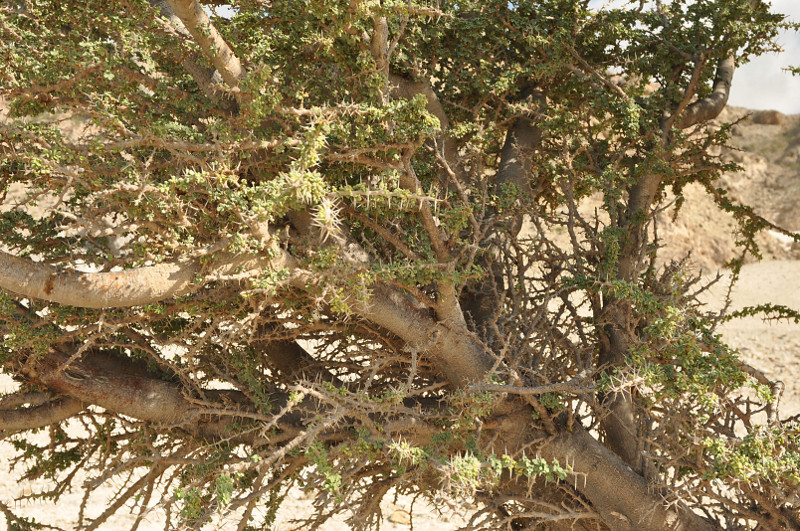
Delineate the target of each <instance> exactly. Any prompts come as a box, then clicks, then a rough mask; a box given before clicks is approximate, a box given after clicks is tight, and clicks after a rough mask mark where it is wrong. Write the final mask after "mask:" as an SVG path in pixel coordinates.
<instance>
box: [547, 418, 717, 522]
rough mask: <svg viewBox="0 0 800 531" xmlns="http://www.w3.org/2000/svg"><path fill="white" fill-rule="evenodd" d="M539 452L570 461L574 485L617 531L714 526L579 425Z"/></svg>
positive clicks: (551, 458) (554, 439)
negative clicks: (666, 495)
mask: <svg viewBox="0 0 800 531" xmlns="http://www.w3.org/2000/svg"><path fill="white" fill-rule="evenodd" d="M539 452H540V455H541V456H542V457H544V458H545V459H546V460H547V461H552V460H554V459H555V460H558V461H559V462H560V463H566V464H567V465H571V467H572V477H573V481H574V485H575V488H576V489H577V490H578V491H579V492H581V494H583V495H584V496H586V497H587V498H588V499H589V501H591V502H592V508H593V509H594V510H596V511H597V512H598V513H599V514H600V517H601V518H602V519H603V521H604V522H605V523H606V524H607V525H608V526H609V527H610V528H611V529H614V530H615V531H634V530H638V531H663V530H664V529H680V530H682V531H711V530H713V529H716V527H715V526H713V525H712V524H711V523H709V522H708V521H706V520H704V519H703V518H701V517H700V516H698V515H697V514H695V513H693V512H692V511H691V510H689V509H688V508H686V507H685V506H684V505H683V504H682V503H680V502H678V503H675V502H672V503H670V502H669V500H667V499H665V498H664V496H662V494H661V493H660V492H659V491H658V490H657V489H654V488H652V487H651V485H649V484H648V482H647V480H645V479H644V478H643V477H642V476H640V475H639V474H637V473H635V472H634V471H633V470H631V469H630V467H628V466H627V465H626V464H625V463H624V462H623V461H622V459H620V458H619V457H618V456H617V455H616V454H614V453H613V452H612V451H611V450H609V449H608V448H606V447H605V446H603V445H602V444H600V443H599V442H598V441H597V440H596V439H595V438H594V437H592V436H591V435H589V433H587V432H586V431H585V430H584V429H583V428H581V427H580V426H573V428H572V431H564V432H562V433H561V435H559V436H557V437H554V438H553V439H550V440H549V441H547V442H545V444H544V445H543V446H542V447H541V448H540V449H539Z"/></svg>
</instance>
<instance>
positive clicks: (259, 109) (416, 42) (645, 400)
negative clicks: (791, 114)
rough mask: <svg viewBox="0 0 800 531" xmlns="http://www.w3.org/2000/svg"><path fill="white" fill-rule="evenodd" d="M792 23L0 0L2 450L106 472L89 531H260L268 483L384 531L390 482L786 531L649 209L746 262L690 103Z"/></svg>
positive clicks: (347, 6)
mask: <svg viewBox="0 0 800 531" xmlns="http://www.w3.org/2000/svg"><path fill="white" fill-rule="evenodd" d="M788 26H789V24H788V23H786V22H784V21H783V17H782V16H781V15H777V14H773V13H770V11H769V6H768V5H767V4H766V3H764V2H762V1H759V0H715V1H707V2H693V1H688V0H672V1H668V0H664V1H656V2H655V3H644V2H631V3H630V4H629V5H627V6H623V7H621V8H618V9H617V8H615V9H604V10H600V11H595V10H590V9H589V8H588V0H552V1H547V2H508V1H506V0H497V1H495V0H481V1H472V0H468V1H459V2H450V1H444V0H442V1H440V2H437V3H436V4H435V5H434V4H432V3H429V2H416V1H389V0H385V1H382V2H372V1H370V2H367V1H359V0H350V1H343V0H339V1H331V2H293V1H273V2H266V1H261V0H246V1H243V2H241V3H236V4H232V5H228V4H226V5H225V6H222V7H221V6H220V5H218V4H216V3H215V2H198V1H197V0H151V1H150V2H149V3H148V2H144V1H141V0H126V1H123V2H94V1H90V2H84V3H80V4H77V3H72V2H49V1H47V0H42V1H39V0H24V1H15V2H10V1H7V2H3V3H2V4H0V32H2V35H3V38H2V42H1V43H0V56H2V61H3V64H5V65H11V67H10V68H5V69H3V70H2V71H0V76H2V77H0V83H2V95H3V97H4V98H6V100H7V101H8V102H9V104H10V108H11V114H10V116H9V117H8V118H7V119H6V120H5V121H3V122H2V123H0V150H2V154H3V156H2V160H0V165H1V166H2V179H3V187H4V190H5V195H4V197H5V200H4V202H3V211H2V214H0V220H2V221H0V223H1V224H2V232H1V234H2V249H1V250H0V287H2V289H3V291H2V294H1V296H2V306H1V307H2V320H3V321H2V322H3V324H2V333H3V347H2V363H3V367H4V370H5V371H6V372H7V373H9V374H11V375H13V377H14V378H15V380H16V381H17V382H18V384H19V386H18V389H17V390H16V391H15V392H13V393H11V394H9V395H8V396H6V397H4V398H3V399H2V401H0V429H2V434H3V436H4V437H6V438H10V440H11V441H12V442H13V444H14V445H15V446H16V447H17V448H18V449H19V451H20V456H21V458H22V459H24V460H25V461H26V462H27V463H28V464H29V468H28V469H27V471H26V472H25V475H26V476H27V477H49V478H51V479H52V481H53V490H52V491H51V492H47V493H43V494H42V495H43V496H54V497H57V496H58V495H60V494H61V493H62V492H64V490H65V489H66V488H68V487H70V486H71V483H72V482H73V481H74V475H75V474H74V473H75V472H76V471H78V470H82V469H85V470H88V471H90V472H91V471H92V470H94V471H95V472H94V476H95V477H96V479H97V481H92V482H87V483H85V484H84V485H82V486H80V488H83V489H85V491H86V494H87V496H88V495H89V494H90V493H91V492H92V490H93V489H95V488H96V487H97V486H98V485H101V484H102V483H103V482H104V481H106V480H109V479H111V478H112V477H121V478H122V479H124V482H123V487H122V488H120V490H119V491H118V495H117V497H116V499H115V501H114V502H113V504H112V505H111V506H109V507H108V509H107V510H106V511H105V512H104V513H103V514H101V515H99V516H96V517H92V518H88V517H87V518H83V516H82V518H83V524H84V525H85V526H86V528H87V529H94V528H96V527H97V526H99V525H101V524H102V523H103V522H104V521H105V520H106V519H107V518H108V517H109V516H110V515H111V514H113V513H114V512H115V511H117V510H118V509H120V508H121V507H123V506H124V505H125V504H133V505H134V506H136V507H138V508H139V511H140V514H141V515H144V514H145V512H146V511H147V510H148V509H150V508H152V507H161V508H162V509H165V510H166V511H167V514H168V517H170V522H171V523H172V525H175V526H183V525H185V526H190V527H201V526H202V525H203V524H204V523H205V522H207V521H208V520H209V518H211V517H212V516H213V515H214V514H216V513H218V512H220V511H222V512H228V513H230V514H231V515H233V517H235V519H236V522H238V529H256V528H259V529H261V528H264V529H266V528H268V527H269V525H270V522H272V521H273V519H274V515H275V510H276V508H277V507H278V506H279V504H280V502H281V500H282V498H283V496H284V495H285V494H286V492H287V490H288V489H289V488H290V487H292V486H294V485H299V486H301V487H302V488H304V489H310V490H311V489H315V490H316V491H317V497H316V501H315V508H316V513H315V515H314V516H313V517H312V519H311V520H309V521H306V522H303V523H301V525H302V526H304V527H303V528H312V527H314V526H318V525H322V523H323V522H324V521H325V519H326V518H328V517H330V516H331V515H333V514H335V513H336V512H338V511H343V510H345V509H347V510H351V511H352V515H353V516H352V519H351V523H352V525H353V526H354V528H364V527H375V526H377V525H378V524H379V522H380V518H379V517H380V507H379V504H378V503H379V501H380V499H381V498H382V497H383V496H384V495H385V494H386V493H387V492H389V491H390V489H392V488H396V489H398V490H399V491H401V492H410V493H418V494H422V495H426V496H430V497H439V498H441V497H443V496H444V497H452V498H453V499H455V500H463V499H467V498H476V499H477V500H478V501H479V502H480V505H479V507H480V509H479V510H478V511H477V512H476V513H475V515H474V517H473V518H472V520H471V523H470V528H476V529H499V528H504V529H523V528H536V529H539V528H542V529H544V528H551V529H575V528H580V529H582V528H587V529H595V528H600V529H614V530H624V529H659V530H660V529H686V530H688V529H692V530H694V529H703V530H705V529H722V528H725V529H742V528H758V529H777V528H785V529H800V516H798V510H797V503H796V499H797V483H798V480H800V477H798V465H799V464H800V454H798V442H799V441H800V429H799V428H798V426H797V425H796V424H792V423H789V422H785V421H782V420H781V418H780V415H779V414H778V412H777V408H776V407H775V395H774V391H775V389H777V385H776V384H775V383H773V382H770V381H769V380H768V379H766V378H765V377H764V376H763V375H762V374H761V373H760V372H759V371H758V370H756V369H753V368H750V367H748V366H747V365H745V364H744V363H743V362H742V361H741V360H740V359H739V358H738V355H737V353H736V351H735V350H734V349H732V348H730V347H728V346H727V345H725V344H724V343H723V342H722V341H721V340H720V338H719V336H718V335H716V334H715V332H714V327H715V326H716V324H717V323H718V322H719V321H720V316H719V315H712V314H708V313H707V312H705V311H704V309H703V308H702V307H701V306H700V305H699V304H698V303H697V302H696V299H695V295H696V293H697V291H698V289H700V288H699V284H698V279H697V278H693V277H692V276H691V275H688V274H687V273H686V263H685V262H680V263H666V264H664V263H662V261H659V259H658V250H659V242H658V240H657V238H656V234H657V231H655V230H654V219H655V217H654V214H655V213H656V212H657V211H658V210H659V209H660V208H663V203H664V197H665V194H666V192H667V191H668V190H671V191H673V192H674V193H675V194H677V196H678V197H679V198H680V195H681V190H682V189H683V187H684V186H685V185H686V184H688V183H692V182H698V183H701V184H702V185H703V186H705V188H706V189H707V190H708V192H709V193H710V194H711V195H712V196H713V197H714V198H715V199H716V201H717V203H718V204H719V206H720V208H723V209H726V210H728V211H729V212H731V213H732V215H734V216H735V217H736V218H737V219H738V220H739V221H740V225H739V227H740V233H739V237H740V240H741V242H742V245H743V249H744V250H745V251H751V252H752V251H755V252H757V248H756V247H754V243H753V236H754V234H755V233H756V232H757V231H758V230H759V229H761V228H763V227H764V226H766V225H767V222H766V221H765V220H763V219H761V218H759V217H758V216H756V215H755V214H754V213H753V211H752V210H750V209H749V208H747V207H745V206H741V205H736V204H733V203H732V202H731V201H729V200H728V199H727V198H726V196H725V192H724V190H722V189H720V188H719V187H718V185H716V184H715V180H716V179H717V177H718V176H719V175H720V174H721V172H723V171H733V170H735V167H733V166H731V165H730V164H726V163H724V162H723V161H722V160H721V159H720V158H719V157H718V156H716V155H714V153H716V151H714V149H713V148H714V147H716V146H720V145H723V144H724V143H725V141H726V138H727V132H728V126H727V125H724V124H723V125H721V126H720V124H716V123H715V124H713V125H709V122H710V120H713V119H714V118H715V117H717V115H718V114H719V113H720V111H721V110H722V109H723V107H724V106H725V103H726V101H727V97H728V91H729V89H730V85H731V81H732V78H733V73H734V69H735V67H736V66H737V65H739V64H741V63H743V62H745V61H747V60H748V58H750V57H752V56H753V55H757V54H759V53H762V52H764V51H769V50H772V49H774V48H775V43H774V41H773V39H774V37H775V35H776V34H777V31H778V30H779V29H781V28H784V27H788ZM34 117H35V119H34ZM70 120H71V121H72V122H75V121H76V120H80V121H81V124H83V125H82V126H81V128H80V130H79V133H80V134H76V133H75V132H74V131H73V132H72V134H69V135H68V134H67V133H66V132H65V128H64V127H63V123H64V122H65V121H70ZM15 194H16V195H15ZM590 196H592V197H594V198H595V199H597V205H598V207H597V208H596V209H595V211H594V213H593V214H592V215H590V216H587V215H586V214H585V210H580V209H579V205H580V204H581V201H583V200H585V199H586V198H588V197H590ZM37 204H38V207H37ZM678 204H680V202H678ZM770 310H773V311H776V312H778V315H784V316H786V315H791V312H789V311H788V310H785V309H780V308H770ZM753 391H755V393H753ZM754 397H755V398H754ZM66 424H77V425H80V426H82V427H83V428H84V431H83V433H84V435H81V436H77V435H74V434H73V432H72V431H70V432H69V433H68V432H67V431H65V425H66ZM44 427H46V428H47V430H48V433H49V434H50V441H49V444H46V445H37V444H34V443H33V442H31V440H29V439H28V438H26V434H28V433H30V432H31V430H37V429H40V428H44ZM156 492H165V493H166V498H164V499H161V498H160V497H159V496H158V495H154V493H156ZM343 501H345V502H346V503H342V502H343ZM0 509H2V511H3V512H4V513H5V515H6V518H7V520H8V521H9V523H10V525H14V526H18V527H17V528H25V527H26V526H28V525H30V522H29V521H27V520H25V519H22V518H19V517H17V516H15V515H14V514H13V512H12V510H11V509H10V507H9V505H8V504H7V503H2V504H0ZM81 514H82V512H81ZM137 522H138V521H137Z"/></svg>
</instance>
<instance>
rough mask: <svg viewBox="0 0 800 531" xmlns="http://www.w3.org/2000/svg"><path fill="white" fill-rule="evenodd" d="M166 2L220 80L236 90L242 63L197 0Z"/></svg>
mask: <svg viewBox="0 0 800 531" xmlns="http://www.w3.org/2000/svg"><path fill="white" fill-rule="evenodd" d="M167 2H168V3H169V5H170V7H171V8H172V10H173V11H174V12H175V15H177V17H178V18H179V19H181V22H183V25H184V26H185V27H186V30H187V31H188V32H189V33H191V34H192V37H194V40H195V42H197V44H198V45H199V46H200V49H201V50H203V54H204V55H205V56H206V58H208V60H209V61H211V64H213V65H214V67H215V68H216V69H217V71H218V72H219V73H220V75H221V76H222V79H224V80H225V82H226V83H228V85H230V86H231V87H233V88H238V87H239V80H240V79H241V78H242V77H243V76H244V69H243V68H242V63H241V62H240V61H239V58H238V57H236V54H235V53H233V50H231V48H230V46H228V43H226V42H225V39H223V38H222V35H220V33H219V31H217V28H215V27H214V25H213V24H212V23H211V20H210V19H209V18H208V15H206V12H205V11H204V10H203V6H201V5H200V3H199V2H197V0H167Z"/></svg>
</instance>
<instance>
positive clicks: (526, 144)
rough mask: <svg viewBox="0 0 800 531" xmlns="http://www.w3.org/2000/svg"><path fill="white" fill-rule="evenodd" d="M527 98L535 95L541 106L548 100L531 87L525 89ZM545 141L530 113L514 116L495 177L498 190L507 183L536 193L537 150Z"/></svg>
mask: <svg viewBox="0 0 800 531" xmlns="http://www.w3.org/2000/svg"><path fill="white" fill-rule="evenodd" d="M522 96H523V100H525V99H528V98H531V99H532V101H533V104H534V105H536V106H538V105H542V104H543V103H544V96H542V94H540V93H538V92H535V91H534V90H533V89H531V88H527V89H525V90H524V91H523V93H522ZM541 143H542V130H541V129H540V128H539V126H538V125H537V124H536V123H535V122H534V121H533V120H532V119H531V118H530V117H528V116H521V117H519V118H517V119H515V120H514V123H513V124H511V127H510V128H509V129H508V132H507V133H506V140H505V143H504V144H503V150H502V151H501V153H500V165H499V167H498V169H497V176H496V177H495V183H494V193H495V194H498V195H499V194H500V193H501V192H502V188H503V186H504V185H506V184H513V185H514V186H516V187H517V189H519V190H520V191H521V192H522V193H524V194H528V195H530V194H532V193H533V190H531V187H530V178H531V173H532V171H533V153H534V151H535V150H536V149H537V148H538V147H539V146H540V145H541Z"/></svg>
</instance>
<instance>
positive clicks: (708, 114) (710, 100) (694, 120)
mask: <svg viewBox="0 0 800 531" xmlns="http://www.w3.org/2000/svg"><path fill="white" fill-rule="evenodd" d="M735 68H736V61H735V59H734V57H733V54H731V55H729V56H728V57H726V58H725V59H721V60H720V61H719V63H718V64H717V73H716V75H715V77H714V88H713V90H712V92H711V94H710V95H708V96H707V97H705V98H703V99H702V100H698V101H696V102H694V103H692V104H691V105H689V106H688V107H686V110H685V111H684V112H683V113H682V114H681V115H680V118H678V121H677V123H678V127H680V128H681V129H686V128H687V127H691V126H693V125H695V124H698V123H700V122H705V121H707V120H713V119H714V118H716V117H717V116H718V115H719V113H721V112H722V109H724V108H725V105H726V104H727V103H728V95H729V94H730V91H731V81H732V80H733V71H734V70H735Z"/></svg>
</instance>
